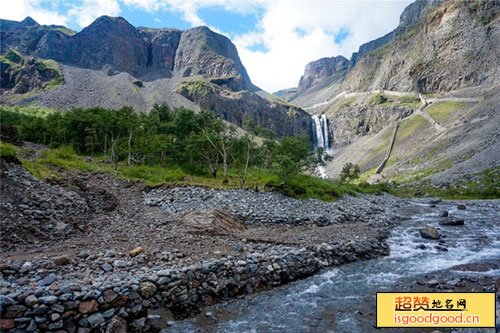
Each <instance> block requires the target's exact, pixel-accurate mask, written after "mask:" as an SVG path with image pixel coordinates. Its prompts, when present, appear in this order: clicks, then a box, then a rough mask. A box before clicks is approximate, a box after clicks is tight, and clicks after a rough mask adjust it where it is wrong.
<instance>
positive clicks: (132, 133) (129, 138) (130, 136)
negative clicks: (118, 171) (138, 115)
mask: <svg viewBox="0 0 500 333" xmlns="http://www.w3.org/2000/svg"><path fill="white" fill-rule="evenodd" d="M133 135H134V132H133V131H132V130H130V131H129V132H128V160H127V165H128V166H130V158H131V156H130V155H131V154H132V152H131V151H130V146H131V145H132V136H133Z"/></svg>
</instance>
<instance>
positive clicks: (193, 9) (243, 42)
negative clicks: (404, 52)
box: [0, 0, 412, 92]
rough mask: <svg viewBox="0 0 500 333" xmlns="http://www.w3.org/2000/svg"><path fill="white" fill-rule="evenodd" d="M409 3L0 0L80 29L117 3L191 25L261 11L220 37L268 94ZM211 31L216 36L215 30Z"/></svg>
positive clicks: (363, 37) (9, 11) (11, 13)
mask: <svg viewBox="0 0 500 333" xmlns="http://www.w3.org/2000/svg"><path fill="white" fill-rule="evenodd" d="M410 2H412V0H392V1H384V0H364V1H363V0H357V1H353V0H82V1H78V2H77V1H75V2H69V3H70V4H72V5H71V7H70V9H69V10H67V11H66V12H65V13H58V12H57V10H56V9H53V10H49V9H48V8H56V7H57V6H50V4H53V3H52V2H51V1H50V0H0V3H1V8H2V13H1V16H2V17H3V18H6V19H12V20H22V19H24V17H26V16H28V15H29V16H31V17H33V18H34V19H35V20H36V21H38V22H39V23H42V24H67V23H68V22H69V23H72V22H75V24H77V25H79V26H80V27H82V28H83V27H85V26H87V25H89V24H90V23H91V22H92V21H93V20H94V19H95V18H97V17H98V16H101V15H110V16H117V15H119V14H120V12H121V9H120V5H125V6H129V7H131V8H134V9H137V10H144V11H147V12H150V13H156V12H159V11H173V12H178V13H181V14H182V16H183V18H184V19H185V20H186V21H187V22H189V23H190V24H191V25H192V26H199V25H206V23H205V22H204V21H203V18H202V17H200V15H199V13H198V12H199V10H200V9H201V8H207V7H219V8H223V9H225V10H226V11H228V12H232V13H241V14H254V13H260V14H262V13H263V14H262V15H261V17H260V21H259V22H258V25H257V26H256V27H253V28H251V29H250V31H249V32H247V33H243V34H234V33H230V32H228V31H225V32H223V33H225V34H226V35H227V36H228V37H230V38H231V39H232V40H233V42H234V43H235V44H236V46H237V48H238V52H239V55H240V57H241V60H242V62H243V65H244V66H245V67H246V69H247V71H248V73H249V75H250V78H251V79H252V81H253V82H254V83H255V84H256V85H258V86H260V87H262V88H264V89H266V90H268V91H271V92H272V91H275V90H278V89H282V88H288V87H292V86H296V85H297V83H298V81H299V79H300V76H301V75H302V74H303V70H304V67H305V65H306V64H307V63H308V62H310V61H313V60H316V59H319V58H321V57H331V56H336V55H343V56H345V57H347V58H349V57H350V55H351V53H352V52H353V51H356V50H357V49H358V47H359V45H361V44H362V43H365V42H367V41H369V40H372V39H375V38H377V37H380V36H382V35H383V34H385V33H387V32H389V31H391V30H392V29H394V28H395V27H396V26H397V24H398V19H399V15H400V14H401V12H402V11H403V9H404V7H406V6H407V5H408V4H409V3H410ZM56 4H57V2H56ZM59 10H61V9H60V8H59ZM155 20H156V19H155ZM211 28H212V29H213V30H214V31H217V32H221V31H220V30H219V28H218V27H211ZM339 31H348V32H349V35H348V36H347V38H346V39H344V40H343V41H342V42H340V43H339V44H337V43H335V40H334V37H335V35H336V34H337V33H338V32H339ZM259 45H264V46H265V50H264V51H262V50H260V49H261V48H256V47H255V46H259ZM255 49H257V50H255Z"/></svg>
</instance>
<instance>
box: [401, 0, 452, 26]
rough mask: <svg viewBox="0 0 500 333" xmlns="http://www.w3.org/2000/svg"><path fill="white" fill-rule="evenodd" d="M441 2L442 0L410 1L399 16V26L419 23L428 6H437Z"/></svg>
mask: <svg viewBox="0 0 500 333" xmlns="http://www.w3.org/2000/svg"><path fill="white" fill-rule="evenodd" d="M442 2H443V0H418V1H415V2H414V3H411V4H410V5H408V7H406V8H405V10H404V11H403V13H402V14H401V16H400V17H399V28H401V27H411V26H412V25H414V24H417V23H419V22H420V21H421V20H422V17H424V16H425V15H426V14H427V13H428V10H429V9H430V8H434V7H438V6H439V5H441V3H442Z"/></svg>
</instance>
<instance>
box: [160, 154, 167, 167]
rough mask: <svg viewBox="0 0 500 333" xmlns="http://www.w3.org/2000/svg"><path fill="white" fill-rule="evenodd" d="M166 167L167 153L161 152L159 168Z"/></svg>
mask: <svg viewBox="0 0 500 333" xmlns="http://www.w3.org/2000/svg"><path fill="white" fill-rule="evenodd" d="M166 165H167V152H166V151H165V150H162V151H161V167H162V168H164V167H165V166H166Z"/></svg>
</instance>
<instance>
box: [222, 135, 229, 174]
mask: <svg viewBox="0 0 500 333" xmlns="http://www.w3.org/2000/svg"><path fill="white" fill-rule="evenodd" d="M221 143H222V166H223V170H224V172H223V177H222V184H227V183H228V180H227V148H226V144H225V140H224V137H222V140H221Z"/></svg>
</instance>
